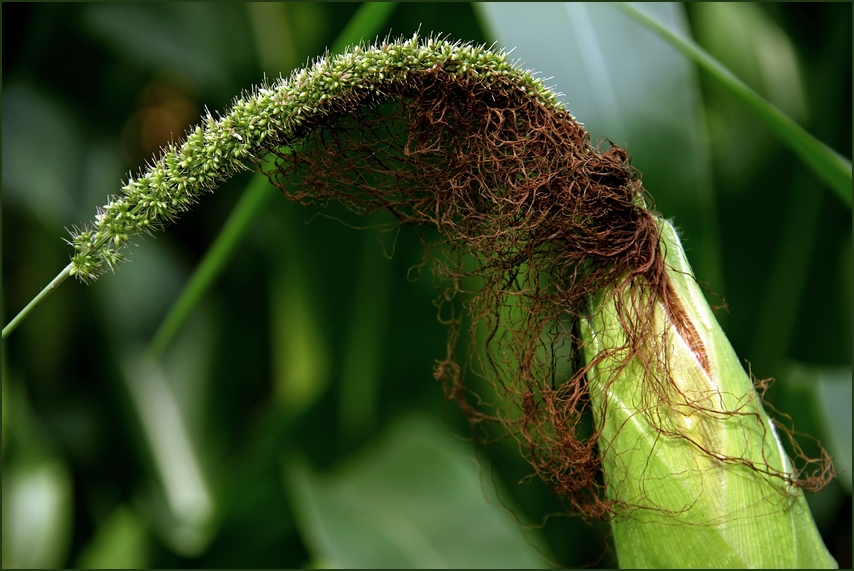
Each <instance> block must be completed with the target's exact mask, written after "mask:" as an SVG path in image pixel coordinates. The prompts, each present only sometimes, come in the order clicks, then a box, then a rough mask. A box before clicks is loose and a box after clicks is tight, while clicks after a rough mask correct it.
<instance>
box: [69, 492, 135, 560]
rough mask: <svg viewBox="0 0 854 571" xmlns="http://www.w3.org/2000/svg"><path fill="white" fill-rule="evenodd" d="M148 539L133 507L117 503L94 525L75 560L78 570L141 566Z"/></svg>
mask: <svg viewBox="0 0 854 571" xmlns="http://www.w3.org/2000/svg"><path fill="white" fill-rule="evenodd" d="M148 550H149V539H148V535H147V531H146V529H145V525H144V524H143V522H142V521H141V520H140V518H139V516H137V514H136V513H135V512H134V510H133V508H130V507H129V506H126V505H120V506H119V507H117V508H116V509H114V510H113V512H112V513H111V514H110V515H109V516H108V517H107V518H106V519H105V520H104V521H103V522H102V523H101V525H99V526H98V528H97V530H96V531H95V535H94V537H93V538H92V540H91V541H90V542H89V544H88V545H87V546H86V547H85V548H84V549H83V552H82V553H81V554H80V557H79V559H78V560H77V565H76V567H77V568H78V569H145V568H146V567H148V560H149V559H148Z"/></svg>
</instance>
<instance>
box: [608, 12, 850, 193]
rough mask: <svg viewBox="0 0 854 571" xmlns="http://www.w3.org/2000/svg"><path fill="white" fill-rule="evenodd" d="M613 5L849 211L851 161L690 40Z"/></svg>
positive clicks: (663, 26)
mask: <svg viewBox="0 0 854 571" xmlns="http://www.w3.org/2000/svg"><path fill="white" fill-rule="evenodd" d="M615 5H616V6H617V7H618V8H620V9H621V10H622V11H623V12H624V13H625V14H627V15H629V16H630V17H631V18H632V19H634V20H635V21H637V22H639V23H640V24H641V25H643V26H645V27H647V28H649V29H650V30H651V31H653V32H655V33H656V34H657V35H658V36H660V37H661V38H663V39H664V40H666V41H667V42H668V43H670V44H671V45H672V46H673V47H675V48H676V49H677V50H679V51H680V52H682V53H683V54H685V56H687V57H688V58H690V59H691V60H693V61H694V62H696V63H697V65H699V66H700V67H702V68H703V69H704V70H705V71H707V72H708V73H710V74H711V75H712V76H713V77H714V78H715V79H717V80H718V81H720V82H721V83H722V84H724V85H725V86H726V87H727V88H728V89H729V90H730V92H732V93H733V94H734V95H736V96H738V97H739V99H741V100H742V101H743V102H744V103H746V104H747V105H748V106H750V107H751V108H752V109H753V111H754V113H755V114H756V115H757V116H758V117H761V118H762V119H763V120H764V121H765V122H766V123H767V124H768V126H770V127H771V129H772V130H773V131H774V132H775V133H776V134H777V135H778V136H779V137H780V138H781V139H782V141H783V142H784V143H785V144H786V145H787V146H789V148H791V149H792V150H793V151H794V152H795V154H796V155H797V156H798V157H799V158H800V159H801V160H802V161H804V162H805V163H806V164H807V165H808V166H809V167H810V169H812V171H813V172H814V173H815V174H816V175H817V176H818V177H819V178H820V179H822V180H823V181H824V182H825V183H826V184H827V185H828V186H829V187H830V189H831V190H832V191H833V192H834V193H835V194H836V195H837V196H838V197H839V198H840V199H841V200H842V201H843V203H844V204H845V205H846V206H848V207H849V208H850V207H851V161H850V160H849V159H846V158H845V157H843V156H842V155H840V154H839V153H837V152H836V151H834V150H833V149H831V148H830V147H828V146H827V145H825V144H824V143H822V142H821V141H819V140H818V139H816V138H815V137H813V136H812V135H810V134H809V133H807V131H806V130H804V128H803V127H801V126H800V125H798V124H797V123H795V122H794V121H793V120H792V119H791V118H790V117H788V116H787V115H785V114H784V113H782V112H781V111H780V110H779V109H777V108H776V107H774V106H773V105H771V104H770V103H768V102H767V101H766V100H764V99H763V98H762V97H760V96H759V95H758V94H757V93H756V92H755V91H753V90H752V89H750V88H749V87H748V86H747V85H745V84H744V83H743V82H742V81H741V80H740V79H738V78H737V77H736V76H735V75H734V74H733V73H732V72H731V71H730V70H728V69H726V68H725V67H723V66H722V65H721V64H720V63H719V62H717V61H715V59H714V58H712V57H711V56H709V54H707V53H706V52H704V51H703V50H702V49H700V48H699V47H698V46H697V45H696V44H695V43H694V42H693V41H691V40H690V39H686V38H684V37H681V36H680V35H679V34H675V33H674V32H673V31H672V30H671V29H670V28H669V27H668V26H667V25H664V24H662V23H661V22H659V21H657V20H656V19H655V18H653V17H650V16H649V15H648V14H646V13H644V12H643V11H641V10H639V9H638V8H637V7H635V6H633V5H631V4H629V3H626V2H616V3H615Z"/></svg>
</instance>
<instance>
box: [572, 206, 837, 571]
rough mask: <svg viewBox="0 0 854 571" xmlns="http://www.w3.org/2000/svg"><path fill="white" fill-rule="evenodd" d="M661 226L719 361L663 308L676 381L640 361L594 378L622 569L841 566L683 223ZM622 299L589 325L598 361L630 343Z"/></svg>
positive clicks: (678, 286) (677, 276) (660, 326)
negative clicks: (693, 258)
mask: <svg viewBox="0 0 854 571" xmlns="http://www.w3.org/2000/svg"><path fill="white" fill-rule="evenodd" d="M661 229H662V247H663V248H664V249H665V252H666V260H667V265H668V270H667V276H668V279H669V280H670V283H671V285H672V288H673V290H674V291H675V293H676V295H677V297H678V299H679V301H680V302H681V304H682V306H683V308H684V309H685V311H686V313H687V315H688V317H689V319H690V321H691V324H692V325H693V326H694V329H695V330H696V332H697V333H698V335H699V337H700V338H701V340H702V344H703V350H704V351H705V354H706V363H707V365H706V366H705V367H704V365H703V363H702V359H698V357H697V354H696V351H697V349H696V343H695V349H693V350H692V348H691V347H689V344H688V342H686V340H685V339H684V338H683V337H682V335H680V334H679V333H678V332H677V328H676V327H675V326H673V324H672V323H670V322H669V320H670V317H669V316H668V314H667V312H666V311H665V310H664V308H663V306H662V305H661V304H660V303H659V304H658V306H657V307H656V314H655V320H656V329H655V330H656V331H657V332H661V335H660V336H653V339H654V341H652V342H653V343H661V342H664V343H666V344H667V346H666V347H665V351H666V353H665V354H666V360H665V362H667V363H668V366H669V374H668V375H665V376H669V378H670V379H671V380H672V383H666V382H665V383H660V384H657V383H656V382H655V381H654V380H653V379H652V378H651V376H650V373H651V372H650V369H649V366H648V364H647V365H643V364H642V363H641V362H640V360H639V359H635V360H633V361H632V362H631V363H629V364H628V366H627V367H626V368H625V369H622V370H617V369H614V368H613V364H612V363H609V362H608V361H605V362H603V363H600V364H599V365H598V366H597V367H596V370H594V371H593V373H594V374H593V375H591V377H590V378H591V384H590V392H591V397H592V398H593V401H594V410H597V411H598V410H602V408H601V407H603V406H604V407H605V409H604V414H603V415H602V416H598V417H597V418H600V419H603V420H601V421H600V427H601V429H602V433H601V435H600V440H599V442H600V451H601V454H602V459H603V468H604V472H605V477H606V479H607V483H608V488H607V490H608V491H607V493H608V497H609V499H610V500H613V501H614V502H615V504H614V505H615V508H616V511H617V513H616V515H615V516H614V517H613V519H612V527H613V533H614V542H615V544H616V548H617V556H618V558H619V561H620V566H621V567H628V568H631V567H780V568H782V567H811V568H819V567H823V568H827V567H831V568H832V567H836V562H835V561H834V560H833V558H832V557H831V555H830V554H829V553H828V551H827V549H826V547H825V546H824V544H823V542H822V540H821V537H820V535H819V533H818V530H817V529H816V526H815V523H814V521H813V518H812V515H811V514H810V511H809V508H808V506H807V503H806V500H805V498H804V495H803V492H802V491H801V490H800V488H798V487H797V486H795V485H792V483H791V481H796V476H795V474H794V471H793V468H792V464H791V462H790V460H789V458H788V457H787V456H786V453H785V451H784V449H783V447H782V445H781V442H780V439H779V435H778V434H777V432H776V430H775V428H774V425H773V424H772V422H771V420H770V419H769V418H768V415H767V414H766V413H765V411H764V410H763V408H762V404H761V401H760V398H759V395H758V394H757V392H756V390H755V389H754V386H753V383H752V382H751V380H750V377H749V376H748V374H747V373H746V372H745V370H744V368H743V367H742V366H741V363H740V362H739V360H738V357H737V356H736V355H735V352H734V351H733V349H732V347H731V345H730V344H729V341H728V340H727V338H726V336H725V335H724V333H723V331H722V330H721V328H720V326H719V325H718V324H717V321H716V320H715V317H714V315H713V313H712V312H711V309H710V308H709V306H708V303H707V302H706V301H705V298H704V296H703V293H702V291H701V289H700V287H699V285H698V284H697V282H696V281H695V280H694V278H693V274H692V273H691V268H690V266H689V265H688V262H687V260H686V258H685V254H684V251H683V250H682V246H681V244H680V241H679V238H678V236H677V234H676V232H675V230H674V228H673V226H672V225H670V224H669V223H668V222H664V221H662V222H661ZM614 303H615V300H614V298H613V296H611V297H608V296H603V297H600V305H599V307H598V308H596V309H598V310H600V311H593V312H592V317H590V318H589V319H588V320H587V321H586V323H585V328H586V331H585V335H586V337H587V339H588V340H589V341H590V343H589V345H588V347H587V354H588V358H590V357H591V356H592V355H594V354H595V353H596V352H598V351H602V350H608V349H611V348H615V347H619V346H620V345H621V343H622V342H623V339H624V335H623V333H622V330H621V328H620V326H619V323H618V322H616V320H615V318H614V316H615V309H614ZM609 367H612V368H611V369H609ZM662 387H663V391H665V392H664V393H662ZM665 538H666V541H665V540H664V539H665Z"/></svg>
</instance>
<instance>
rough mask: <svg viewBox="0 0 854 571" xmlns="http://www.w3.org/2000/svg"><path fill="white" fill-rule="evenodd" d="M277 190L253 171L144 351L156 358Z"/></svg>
mask: <svg viewBox="0 0 854 571" xmlns="http://www.w3.org/2000/svg"><path fill="white" fill-rule="evenodd" d="M277 195H278V193H277V192H276V191H275V189H274V188H273V187H272V186H271V185H270V183H269V182H268V181H267V178H266V177H265V176H264V175H261V174H256V175H255V176H254V177H253V178H252V181H251V182H250V183H249V186H248V187H247V188H246V191H245V192H244V193H243V196H241V197H240V201H239V202H238V203H237V206H235V208H234V210H233V211H232V212H231V215H230V216H229V218H228V221H227V222H226V223H225V226H224V227H223V229H222V231H221V232H220V233H219V235H218V236H217V237H216V240H214V243H213V245H212V246H211V248H210V249H209V250H208V251H207V253H206V254H205V257H204V258H203V259H202V262H201V263H200V264H199V265H198V267H197V268H196V270H195V271H194V272H193V275H192V277H191V278H190V281H189V283H188V284H187V286H186V287H185V288H184V290H183V291H182V292H181V295H180V297H179V298H178V299H177V300H176V301H175V303H174V304H172V307H171V309H170V310H169V313H168V314H167V316H166V318H165V319H164V320H163V321H162V322H161V323H160V327H158V329H157V332H156V333H155V334H154V337H153V338H152V339H151V343H150V344H149V345H148V349H147V354H148V356H149V357H150V358H152V359H157V358H158V357H160V355H161V354H162V353H163V351H164V350H165V349H166V347H168V346H169V344H170V343H171V342H172V339H173V338H174V337H175V334H176V333H178V331H179V330H180V328H181V325H183V323H184V322H185V321H186V320H187V318H188V317H189V316H190V314H191V313H192V312H193V309H194V308H195V307H196V305H198V303H199V301H201V299H202V297H203V296H204V294H205V292H207V290H208V288H210V286H211V284H212V283H213V282H214V280H216V278H217V277H218V276H219V274H220V273H221V272H222V270H223V269H224V268H225V266H226V264H227V263H228V261H229V260H230V259H231V256H232V254H234V251H235V250H236V249H237V246H238V244H240V241H241V240H242V239H243V236H244V235H245V234H246V231H247V230H248V229H249V228H251V227H252V222H253V221H254V220H255V219H256V218H257V217H258V215H259V214H261V213H262V212H263V211H264V210H265V208H267V206H268V205H269V204H270V203H271V202H272V201H273V198H274V197H276V196H277Z"/></svg>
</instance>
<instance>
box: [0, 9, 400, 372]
mask: <svg viewBox="0 0 854 571" xmlns="http://www.w3.org/2000/svg"><path fill="white" fill-rule="evenodd" d="M395 6H396V4H395V3H393V2H367V3H365V4H362V6H361V7H360V8H359V9H358V10H357V11H356V13H355V14H354V15H353V17H352V18H351V19H350V21H349V22H348V23H347V25H346V26H345V27H344V29H343V30H342V31H341V33H340V34H339V35H338V38H337V39H336V40H335V42H334V43H333V44H332V46H333V47H332V51H333V52H338V51H341V50H343V49H344V48H345V47H346V46H348V45H351V44H355V43H358V42H360V41H361V40H362V39H363V38H365V37H370V36H373V35H376V34H377V33H378V32H379V31H380V30H381V29H382V27H383V25H385V23H386V22H387V21H388V18H389V16H390V15H391V13H392V11H393V10H394V8H395ZM273 196H276V193H275V192H273V191H272V187H271V186H270V184H269V182H268V181H267V177H265V176H264V175H262V174H256V175H255V176H254V177H253V178H252V181H251V182H250V183H249V186H247V188H246V190H245V191H244V194H243V197H241V199H240V202H239V203H238V205H237V207H236V208H235V210H234V212H232V214H231V216H230V217H229V219H228V222H227V223H226V225H225V227H224V228H223V230H222V232H220V234H219V235H218V236H217V238H216V240H215V241H214V244H213V246H212V247H211V249H210V250H208V252H207V253H206V254H205V257H204V259H202V262H201V263H200V264H199V266H198V267H197V268H196V270H195V272H194V273H193V276H192V277H191V278H190V282H189V283H188V284H187V287H186V288H184V290H183V292H182V293H181V295H180V297H179V298H178V300H177V301H176V302H175V303H174V304H173V305H172V308H171V309H170V310H169V313H168V315H167V316H166V318H165V319H164V320H163V322H162V323H161V325H160V327H159V328H158V329H157V332H156V333H155V334H154V337H153V338H152V340H151V343H150V344H149V346H148V349H147V352H148V356H149V357H151V358H154V359H156V358H157V357H159V356H160V355H161V354H162V353H163V351H164V350H165V349H166V347H168V346H169V344H170V343H171V342H172V339H173V338H174V337H175V334H176V333H178V331H179V330H180V328H181V325H183V323H184V322H185V321H186V319H187V317H189V316H190V314H191V313H192V311H193V309H194V308H195V307H196V305H197V304H198V303H199V301H200V300H201V299H202V297H203V296H204V294H205V292H206V291H207V290H208V288H210V286H211V284H212V283H213V281H214V280H215V279H216V277H217V276H218V275H219V274H220V273H221V272H222V270H223V269H224V268H225V265H226V264H227V263H228V261H229V259H230V258H231V255H232V254H233V253H234V250H235V249H236V248H237V245H238V244H239V243H240V240H242V239H243V236H244V235H245V234H246V232H248V231H249V229H250V228H251V227H252V225H253V223H254V221H255V219H256V218H257V217H258V216H259V215H260V214H261V212H263V211H264V208H265V206H267V205H268V204H269V202H270V200H271V198H272V197H273ZM7 328H8V327H7ZM5 336H6V332H5V330H4V332H3V337H4V338H5Z"/></svg>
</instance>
